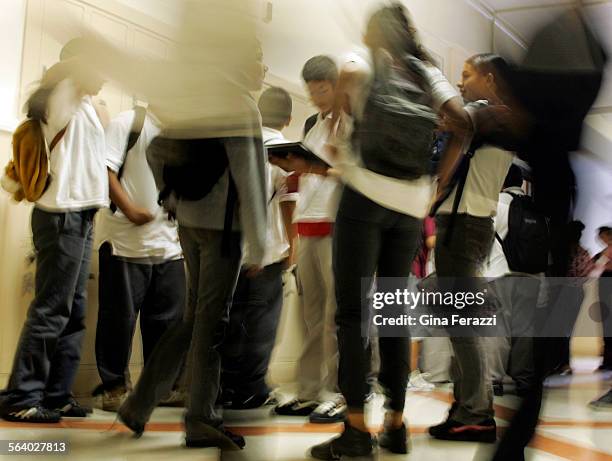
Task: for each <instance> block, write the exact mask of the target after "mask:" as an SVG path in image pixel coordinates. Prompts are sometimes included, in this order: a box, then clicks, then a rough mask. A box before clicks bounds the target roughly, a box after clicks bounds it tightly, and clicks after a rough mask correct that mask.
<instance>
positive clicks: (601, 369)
mask: <svg viewBox="0 0 612 461" xmlns="http://www.w3.org/2000/svg"><path fill="white" fill-rule="evenodd" d="M596 371H598V372H600V373H607V372H609V371H612V365H609V364H607V363H602V364H601V365H599V366H598V367H597V370H596Z"/></svg>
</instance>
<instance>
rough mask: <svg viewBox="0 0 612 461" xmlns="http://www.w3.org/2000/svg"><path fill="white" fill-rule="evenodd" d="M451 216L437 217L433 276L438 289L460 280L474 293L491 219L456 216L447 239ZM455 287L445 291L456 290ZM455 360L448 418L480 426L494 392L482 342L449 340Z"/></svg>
mask: <svg viewBox="0 0 612 461" xmlns="http://www.w3.org/2000/svg"><path fill="white" fill-rule="evenodd" d="M450 218H451V217H450V215H438V216H437V217H436V229H437V235H436V250H435V251H436V274H437V276H438V278H439V281H440V288H441V289H443V290H444V289H445V288H444V284H449V283H452V279H449V278H452V277H461V278H463V279H461V280H462V281H464V282H469V283H470V285H472V284H473V285H474V286H470V287H462V288H461V289H463V290H471V289H477V287H476V285H477V284H478V283H479V277H480V275H481V273H480V271H481V268H482V265H483V263H484V261H485V260H486V258H487V256H488V255H489V251H490V248H491V244H492V243H493V238H494V235H495V234H494V231H493V220H492V219H491V218H479V217H475V216H471V215H468V214H457V215H456V216H455V222H454V226H453V232H452V234H451V235H450V237H449V234H448V231H449V224H450ZM455 288H457V287H450V286H449V287H446V289H455ZM450 341H451V345H452V347H453V353H454V358H453V361H452V363H451V379H452V380H453V383H454V386H453V392H454V398H455V404H454V405H453V411H452V414H450V415H449V416H450V418H451V419H453V420H455V421H458V422H460V423H463V424H479V423H482V422H483V421H485V420H487V419H489V418H492V417H493V389H492V385H491V377H490V373H489V372H488V367H487V360H486V355H485V351H484V339H483V338H481V337H478V336H473V337H460V336H452V335H451V337H450Z"/></svg>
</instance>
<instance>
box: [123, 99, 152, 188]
mask: <svg viewBox="0 0 612 461" xmlns="http://www.w3.org/2000/svg"><path fill="white" fill-rule="evenodd" d="M146 115H147V109H145V108H144V107H142V106H136V107H134V120H133V121H132V128H130V135H129V136H128V142H127V145H126V147H125V157H124V158H123V164H122V165H121V168H119V171H118V172H117V178H119V179H121V176H123V167H124V166H125V161H126V159H127V155H128V153H129V152H130V151H131V150H132V148H133V147H134V146H135V145H136V143H137V142H138V139H139V138H140V134H141V133H142V128H143V127H144V122H145V117H146Z"/></svg>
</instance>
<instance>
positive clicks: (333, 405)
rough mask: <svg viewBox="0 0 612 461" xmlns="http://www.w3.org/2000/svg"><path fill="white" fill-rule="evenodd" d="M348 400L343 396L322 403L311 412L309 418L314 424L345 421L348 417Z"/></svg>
mask: <svg viewBox="0 0 612 461" xmlns="http://www.w3.org/2000/svg"><path fill="white" fill-rule="evenodd" d="M346 409H347V407H346V402H345V400H344V398H343V397H342V396H338V397H336V398H334V399H332V400H327V401H325V402H323V403H320V404H319V406H317V408H315V410H314V411H313V412H312V413H311V414H310V416H309V420H310V422H311V423H314V424H330V423H337V422H340V421H344V420H345V418H346Z"/></svg>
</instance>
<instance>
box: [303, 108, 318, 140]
mask: <svg viewBox="0 0 612 461" xmlns="http://www.w3.org/2000/svg"><path fill="white" fill-rule="evenodd" d="M318 117H319V114H314V115H311V116H310V117H308V118H307V119H306V122H305V123H304V138H305V137H306V135H307V134H308V133H309V132H310V130H312V127H313V126H315V125H316V124H317V119H318Z"/></svg>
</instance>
